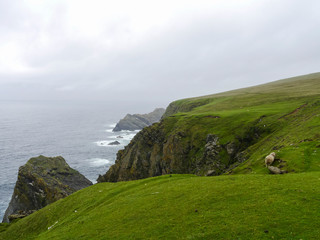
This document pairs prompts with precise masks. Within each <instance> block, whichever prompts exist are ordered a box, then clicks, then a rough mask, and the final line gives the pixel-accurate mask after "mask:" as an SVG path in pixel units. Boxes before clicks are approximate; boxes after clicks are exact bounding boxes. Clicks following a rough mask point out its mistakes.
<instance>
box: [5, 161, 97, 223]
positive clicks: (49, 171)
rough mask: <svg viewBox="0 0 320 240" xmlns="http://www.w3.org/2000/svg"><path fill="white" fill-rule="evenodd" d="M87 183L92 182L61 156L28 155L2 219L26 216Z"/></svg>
mask: <svg viewBox="0 0 320 240" xmlns="http://www.w3.org/2000/svg"><path fill="white" fill-rule="evenodd" d="M90 185H92V183H91V182H90V181H89V180H88V179H87V178H85V177H84V176H83V175H82V174H80V173H79V172H78V171H76V170H74V169H72V168H71V167H70V166H69V165H68V164H67V162H66V161H65V160H64V159H63V157H45V156H39V157H35V158H31V159H30V160H29V161H28V162H27V163H26V164H25V165H23V166H21V167H20V168H19V173H18V179H17V182H16V185H15V187H14V192H13V195H12V198H11V201H10V203H9V206H8V208H7V210H6V212H5V215H4V217H3V222H9V221H12V220H14V219H16V218H22V217H25V216H27V215H29V214H30V213H32V212H34V211H36V210H39V209H41V208H43V207H45V206H46V205H48V204H50V203H53V202H55V201H57V200H59V199H61V198H64V197H67V196H68V195H70V194H72V193H74V192H76V191H78V190H80V189H82V188H85V187H88V186H90Z"/></svg>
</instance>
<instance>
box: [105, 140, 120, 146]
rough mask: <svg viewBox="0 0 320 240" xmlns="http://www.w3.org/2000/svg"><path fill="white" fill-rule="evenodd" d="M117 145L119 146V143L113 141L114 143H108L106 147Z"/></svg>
mask: <svg viewBox="0 0 320 240" xmlns="http://www.w3.org/2000/svg"><path fill="white" fill-rule="evenodd" d="M119 144H120V142H118V141H114V142H111V143H109V144H108V145H111V146H113V145H119Z"/></svg>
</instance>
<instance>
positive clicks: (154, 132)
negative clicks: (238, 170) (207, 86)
mask: <svg viewBox="0 0 320 240" xmlns="http://www.w3.org/2000/svg"><path fill="white" fill-rule="evenodd" d="M213 119H217V120H218V118H213ZM204 120H207V118H204ZM196 121H197V124H200V125H198V126H197V127H196V129H193V127H194V126H195V124H194V123H190V122H184V123H183V122H182V121H181V119H179V120H178V119H176V118H175V117H169V118H167V119H164V120H162V121H161V122H160V123H157V124H154V125H152V126H150V127H146V128H144V129H143V130H142V131H140V132H139V133H138V134H137V135H136V136H135V137H134V139H133V140H132V141H131V142H130V144H129V145H128V146H126V147H125V149H123V150H120V151H119V152H118V154H117V159H116V162H115V164H114V165H113V166H111V167H110V169H109V170H108V172H107V173H106V174H105V175H103V176H99V178H98V179H97V181H98V182H105V181H107V182H117V181H127V180H136V179H141V178H147V177H153V176H159V175H163V174H186V173H191V174H197V175H210V176H212V175H220V174H222V173H224V172H226V171H228V170H229V169H231V168H232V165H233V164H235V165H237V164H240V163H242V162H243V161H245V159H246V157H245V155H246V152H245V151H244V150H245V149H246V148H247V147H248V146H250V145H251V144H253V143H255V142H256V141H257V140H258V139H259V138H260V137H261V136H263V135H264V133H265V132H267V131H268V130H267V129H260V128H259V127H257V126H255V124H256V123H257V121H255V122H253V123H251V124H249V125H248V126H246V127H245V128H246V131H244V133H243V135H242V136H234V138H233V139H232V141H228V142H226V143H223V142H224V141H221V139H220V137H219V136H218V135H215V134H212V133H211V132H210V130H209V129H208V128H207V127H206V124H205V122H203V124H201V122H202V120H200V119H196Z"/></svg>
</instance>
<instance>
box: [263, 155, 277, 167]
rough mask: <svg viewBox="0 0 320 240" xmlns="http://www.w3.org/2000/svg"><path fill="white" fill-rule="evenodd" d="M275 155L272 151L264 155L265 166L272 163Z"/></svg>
mask: <svg viewBox="0 0 320 240" xmlns="http://www.w3.org/2000/svg"><path fill="white" fill-rule="evenodd" d="M275 156H276V153H274V152H272V153H270V154H269V155H268V156H266V159H265V160H264V162H265V164H266V167H268V165H271V164H272V163H273V161H274V157H275Z"/></svg>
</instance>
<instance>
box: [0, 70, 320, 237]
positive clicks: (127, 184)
mask: <svg viewBox="0 0 320 240" xmlns="http://www.w3.org/2000/svg"><path fill="white" fill-rule="evenodd" d="M319 83H320V73H317V74H310V75H306V76H301V77H296V78H290V79H285V80H280V81H276V82H272V83H269V84H265V85H260V86H256V87H251V88H246V89H239V90H235V91H230V92H226V93H221V94H215V95H210V96H204V97H198V98H192V99H183V100H179V101H175V102H173V103H171V104H170V106H169V107H168V108H167V110H166V113H165V115H164V117H163V119H162V120H161V122H159V123H155V124H153V125H152V126H150V127H146V128H144V129H143V130H142V131H140V132H139V133H138V134H137V135H136V136H135V138H134V139H133V140H132V141H131V143H130V144H129V145H128V146H127V147H125V149H124V150H121V151H119V152H118V154H117V160H116V163H115V165H113V166H112V167H111V168H110V170H109V171H108V172H107V173H106V174H105V175H103V176H100V177H99V181H100V182H101V183H99V184H95V185H93V186H90V187H87V188H85V189H82V190H80V191H78V192H76V193H73V194H72V195H70V196H68V197H66V198H64V199H62V200H59V201H57V202H54V203H52V204H50V205H48V206H46V207H44V208H43V209H41V210H39V211H37V212H35V213H33V214H31V215H29V216H28V217H26V218H23V219H21V220H18V221H17V222H14V223H12V224H0V240H2V239H5V240H11V239H318V236H319V235H320V230H319V229H320V212H319V209H320V198H319V189H320V171H319V170H320V153H319V152H320V100H319V99H320V84H319ZM270 152H275V153H276V160H275V162H274V164H273V166H278V167H279V168H280V169H281V170H283V171H285V172H286V173H288V174H282V175H271V174H269V171H268V169H267V168H266V167H265V164H264V158H265V156H266V155H267V154H269V153H270ZM176 173H179V174H176ZM190 173H191V174H192V175H191V174H190ZM158 175H163V176H158ZM197 175H200V176H197ZM203 175H217V176H214V177H203ZM218 175H219V176H218ZM154 176H156V177H154ZM141 178H145V179H141ZM135 179H139V180H135ZM125 180H135V181H125ZM105 181H109V182H105Z"/></svg>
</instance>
